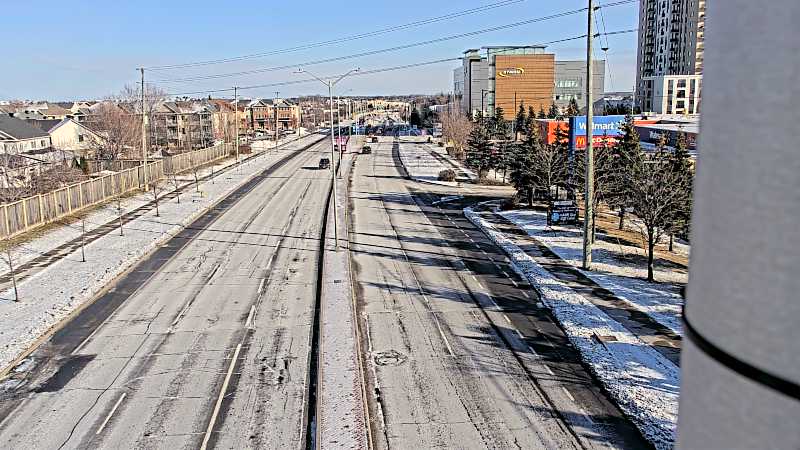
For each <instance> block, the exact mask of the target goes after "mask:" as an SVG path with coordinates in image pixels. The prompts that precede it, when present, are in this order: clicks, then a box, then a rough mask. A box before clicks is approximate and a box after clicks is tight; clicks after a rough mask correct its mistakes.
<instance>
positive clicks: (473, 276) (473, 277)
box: [470, 275, 478, 281]
mask: <svg viewBox="0 0 800 450" xmlns="http://www.w3.org/2000/svg"><path fill="white" fill-rule="evenodd" d="M470 276H471V277H472V279H473V280H475V281H478V279H477V278H475V275H470Z"/></svg>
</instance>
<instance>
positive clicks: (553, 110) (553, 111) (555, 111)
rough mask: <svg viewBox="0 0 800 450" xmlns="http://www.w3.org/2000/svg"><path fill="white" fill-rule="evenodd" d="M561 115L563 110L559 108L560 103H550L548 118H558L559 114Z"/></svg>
mask: <svg viewBox="0 0 800 450" xmlns="http://www.w3.org/2000/svg"><path fill="white" fill-rule="evenodd" d="M560 115H561V112H560V111H559V110H558V105H556V102H553V103H551V104H550V111H548V112H547V118H548V119H557V118H558V116H560Z"/></svg>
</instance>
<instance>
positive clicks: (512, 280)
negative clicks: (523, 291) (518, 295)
mask: <svg viewBox="0 0 800 450" xmlns="http://www.w3.org/2000/svg"><path fill="white" fill-rule="evenodd" d="M511 284H513V285H514V287H519V284H517V282H516V281H514V279H513V278H511Z"/></svg>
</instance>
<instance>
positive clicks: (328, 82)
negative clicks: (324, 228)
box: [296, 68, 360, 252]
mask: <svg viewBox="0 0 800 450" xmlns="http://www.w3.org/2000/svg"><path fill="white" fill-rule="evenodd" d="M359 70H360V69H358V68H356V69H353V70H351V71H349V72H347V73H345V74H344V75H341V76H340V77H339V78H337V79H336V80H331V79H329V80H323V79H322V78H320V77H318V76H316V75H314V74H313V73H311V72H308V71H306V70H304V69H302V68H301V69H298V70H297V72H296V73H307V74H309V75H311V76H312V77H314V78H316V79H317V81H319V82H320V83H322V84H324V85H325V86H327V87H328V98H330V102H331V108H330V119H331V184H332V186H333V243H334V248H335V250H336V251H337V252H338V251H339V226H338V221H339V218H338V215H337V211H338V210H337V208H336V203H337V201H336V150H335V143H334V137H333V131H334V130H333V87H334V86H336V84H337V83H339V82H340V81H342V80H343V79H344V78H345V77H346V76H348V75H350V74H352V73H355V72H358V71H359ZM337 116H338V107H337Z"/></svg>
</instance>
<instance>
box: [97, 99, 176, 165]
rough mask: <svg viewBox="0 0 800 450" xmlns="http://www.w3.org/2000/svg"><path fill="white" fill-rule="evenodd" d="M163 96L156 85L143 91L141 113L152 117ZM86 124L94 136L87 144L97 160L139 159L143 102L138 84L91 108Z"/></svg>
mask: <svg viewBox="0 0 800 450" xmlns="http://www.w3.org/2000/svg"><path fill="white" fill-rule="evenodd" d="M165 98H166V94H165V93H164V92H163V91H162V90H160V89H158V88H157V87H155V86H147V87H146V88H145V102H144V110H145V111H146V112H147V114H148V115H152V114H153V113H154V112H155V110H156V108H157V107H158V105H159V104H160V103H161V102H163V101H164V99H165ZM86 125H87V126H88V127H89V128H90V129H92V130H93V131H95V132H96V133H97V136H96V137H93V138H91V140H90V142H89V145H90V148H92V150H93V151H94V153H95V156H96V157H97V158H98V159H108V160H110V159H118V158H124V157H138V156H139V154H140V152H141V142H142V101H141V89H140V87H139V86H138V85H127V86H125V87H124V88H123V89H122V91H121V92H120V93H119V94H117V95H114V96H111V97H109V98H107V99H106V100H104V101H102V102H100V103H98V104H97V105H95V106H94V107H93V108H92V115H91V116H90V117H89V120H88V121H87V123H86Z"/></svg>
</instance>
